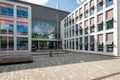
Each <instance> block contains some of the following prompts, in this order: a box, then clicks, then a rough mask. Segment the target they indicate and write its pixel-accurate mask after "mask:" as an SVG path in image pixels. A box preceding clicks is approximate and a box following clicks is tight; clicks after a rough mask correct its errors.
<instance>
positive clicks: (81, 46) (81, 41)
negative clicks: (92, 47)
mask: <svg viewBox="0 0 120 80" xmlns="http://www.w3.org/2000/svg"><path fill="white" fill-rule="evenodd" d="M82 43H83V40H82V37H81V38H80V44H79V45H80V50H82V49H83V44H82Z"/></svg>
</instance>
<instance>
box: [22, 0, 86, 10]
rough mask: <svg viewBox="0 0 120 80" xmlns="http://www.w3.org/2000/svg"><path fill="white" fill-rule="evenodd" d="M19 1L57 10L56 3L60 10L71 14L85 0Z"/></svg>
mask: <svg viewBox="0 0 120 80" xmlns="http://www.w3.org/2000/svg"><path fill="white" fill-rule="evenodd" d="M21 1H26V2H31V3H34V4H38V5H43V6H46V7H51V8H57V3H59V9H60V10H63V11H68V12H72V11H73V10H75V9H76V8H77V7H78V6H80V4H82V3H83V2H84V1H86V0H21Z"/></svg>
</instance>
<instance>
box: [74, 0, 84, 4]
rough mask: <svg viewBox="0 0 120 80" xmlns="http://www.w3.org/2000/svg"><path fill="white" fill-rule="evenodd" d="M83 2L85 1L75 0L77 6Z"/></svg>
mask: <svg viewBox="0 0 120 80" xmlns="http://www.w3.org/2000/svg"><path fill="white" fill-rule="evenodd" d="M84 1H86V0H76V2H77V3H78V4H81V3H83V2H84Z"/></svg>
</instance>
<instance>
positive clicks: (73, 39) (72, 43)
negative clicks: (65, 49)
mask: <svg viewBox="0 0 120 80" xmlns="http://www.w3.org/2000/svg"><path fill="white" fill-rule="evenodd" d="M72 49H74V39H72Z"/></svg>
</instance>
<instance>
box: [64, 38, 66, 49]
mask: <svg viewBox="0 0 120 80" xmlns="http://www.w3.org/2000/svg"><path fill="white" fill-rule="evenodd" d="M64 48H65V49H66V40H64Z"/></svg>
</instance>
